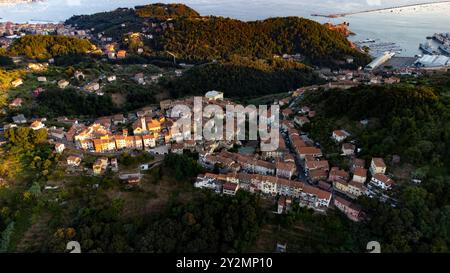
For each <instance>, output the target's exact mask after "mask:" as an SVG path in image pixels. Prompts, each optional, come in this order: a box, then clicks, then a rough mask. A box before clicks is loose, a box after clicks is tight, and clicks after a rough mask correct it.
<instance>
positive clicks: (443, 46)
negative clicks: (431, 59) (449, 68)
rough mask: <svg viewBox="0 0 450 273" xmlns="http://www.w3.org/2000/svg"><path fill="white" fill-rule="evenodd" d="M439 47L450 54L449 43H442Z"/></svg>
mask: <svg viewBox="0 0 450 273" xmlns="http://www.w3.org/2000/svg"><path fill="white" fill-rule="evenodd" d="M439 49H440V50H442V52H445V53H446V54H449V55H450V46H449V45H440V46H439Z"/></svg>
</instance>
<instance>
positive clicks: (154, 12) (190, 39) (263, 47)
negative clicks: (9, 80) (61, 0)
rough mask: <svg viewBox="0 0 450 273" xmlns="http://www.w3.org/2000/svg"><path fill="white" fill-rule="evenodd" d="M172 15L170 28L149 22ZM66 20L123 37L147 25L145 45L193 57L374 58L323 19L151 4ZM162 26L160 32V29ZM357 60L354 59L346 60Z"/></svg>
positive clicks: (329, 61) (334, 63)
mask: <svg viewBox="0 0 450 273" xmlns="http://www.w3.org/2000/svg"><path fill="white" fill-rule="evenodd" d="M169 18H170V19H171V23H173V26H172V24H171V26H170V27H167V28H164V29H159V28H155V27H153V26H151V25H150V23H151V22H161V21H165V20H167V19H169ZM66 24H70V25H75V26H77V27H78V28H80V29H92V28H94V33H99V32H104V33H105V34H106V35H108V36H111V37H113V38H114V39H115V40H120V39H121V38H122V36H123V35H124V34H126V33H128V32H139V31H141V30H142V29H145V28H148V29H149V31H150V33H152V34H153V36H154V37H153V39H151V40H146V41H145V44H146V45H147V46H148V47H149V48H151V49H152V50H151V52H152V54H161V53H165V52H167V51H169V52H172V53H174V54H176V55H177V58H178V59H185V60H189V61H197V62H198V61H212V60H221V61H230V60H231V59H232V58H233V56H240V57H248V58H255V59H272V58H273V57H274V55H283V54H291V55H294V54H300V55H301V58H302V60H303V61H305V62H306V63H308V64H313V65H318V66H322V65H323V66H329V67H342V66H353V67H357V66H360V65H365V64H367V63H368V61H369V57H368V56H367V55H366V54H363V53H361V52H359V51H357V50H356V49H354V48H353V47H352V45H351V43H350V42H349V41H348V40H347V39H346V37H344V36H343V35H342V34H341V33H339V32H337V31H333V30H329V29H328V28H326V27H324V26H323V25H321V24H320V23H317V22H314V21H311V20H308V19H304V18H298V17H285V18H270V19H267V20H263V21H253V22H243V21H239V20H234V19H230V18H223V17H214V16H209V17H200V15H199V14H198V13H197V12H196V11H195V10H193V9H191V8H189V7H187V6H185V5H181V4H169V5H165V4H152V5H147V6H140V7H136V9H117V10H115V11H111V12H103V13H97V14H93V15H82V16H74V17H72V18H70V19H69V20H67V21H66ZM157 30H159V31H157ZM348 58H352V59H353V60H354V62H353V63H352V64H350V65H349V64H347V62H346V60H347V59H348Z"/></svg>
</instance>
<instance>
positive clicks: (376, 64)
mask: <svg viewBox="0 0 450 273" xmlns="http://www.w3.org/2000/svg"><path fill="white" fill-rule="evenodd" d="M394 55H395V52H386V53H384V54H383V55H381V56H380V57H378V58H376V59H375V60H373V61H372V62H371V63H370V64H368V65H367V66H366V70H369V71H370V70H374V69H375V68H377V67H379V66H381V65H382V64H384V63H385V62H387V61H389V60H390V59H391V58H392V57H394Z"/></svg>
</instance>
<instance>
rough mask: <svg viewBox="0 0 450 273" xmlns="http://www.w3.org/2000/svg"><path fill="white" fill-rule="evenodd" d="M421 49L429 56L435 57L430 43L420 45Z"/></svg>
mask: <svg viewBox="0 0 450 273" xmlns="http://www.w3.org/2000/svg"><path fill="white" fill-rule="evenodd" d="M419 48H420V49H421V50H422V51H423V52H424V53H425V54H428V55H433V54H434V52H433V48H432V47H431V44H430V43H425V44H420V46H419Z"/></svg>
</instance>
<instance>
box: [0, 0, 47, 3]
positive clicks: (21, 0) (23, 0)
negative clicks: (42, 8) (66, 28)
mask: <svg viewBox="0 0 450 273" xmlns="http://www.w3.org/2000/svg"><path fill="white" fill-rule="evenodd" d="M38 1H43V0H0V4H20V3H31V2H38Z"/></svg>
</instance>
